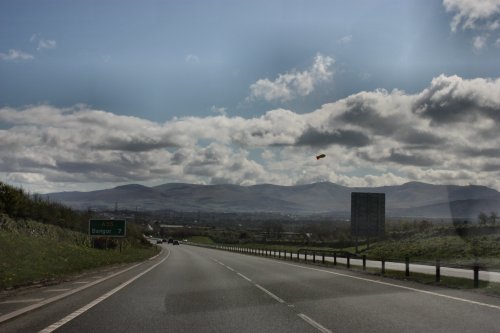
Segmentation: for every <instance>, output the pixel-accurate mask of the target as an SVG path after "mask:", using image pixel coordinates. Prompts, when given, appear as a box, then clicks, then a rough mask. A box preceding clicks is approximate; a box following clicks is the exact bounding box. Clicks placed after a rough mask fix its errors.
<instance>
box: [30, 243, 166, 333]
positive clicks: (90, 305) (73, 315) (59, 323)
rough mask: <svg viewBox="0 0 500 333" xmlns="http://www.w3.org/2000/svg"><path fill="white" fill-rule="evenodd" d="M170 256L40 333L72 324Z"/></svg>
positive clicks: (47, 332)
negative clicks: (74, 320) (72, 321)
mask: <svg viewBox="0 0 500 333" xmlns="http://www.w3.org/2000/svg"><path fill="white" fill-rule="evenodd" d="M169 256H170V252H169V253H168V254H167V256H166V257H165V258H163V259H162V260H161V261H160V262H158V263H156V264H154V265H153V266H151V267H149V268H148V269H146V270H145V271H143V272H142V273H139V274H138V275H136V276H134V277H133V278H131V279H130V280H128V281H126V282H123V283H122V284H120V285H119V286H118V287H116V288H114V289H112V290H111V291H108V292H107V293H105V294H104V295H102V296H101V297H98V298H96V299H95V300H93V301H92V302H90V303H89V304H87V305H85V306H83V307H81V308H80V309H78V310H76V311H75V312H73V313H71V314H69V315H67V316H66V317H64V318H63V319H61V320H59V321H58V322H56V323H54V324H52V325H50V326H48V327H46V328H44V329H43V330H41V331H40V332H39V333H50V332H53V331H55V330H56V329H58V328H59V327H61V326H63V325H64V324H66V323H68V322H70V321H71V320H73V319H75V318H76V317H78V316H79V315H81V314H82V313H84V312H86V311H88V310H89V309H90V308H92V307H94V306H96V305H97V304H99V303H101V302H102V301H104V300H105V299H106V298H108V297H110V296H112V295H113V294H115V293H117V292H118V291H120V290H121V289H123V288H125V287H126V286H128V285H129V284H131V283H132V282H134V281H135V280H137V279H138V278H140V277H141V276H143V275H144V274H146V273H148V272H150V271H151V270H153V269H155V268H156V267H157V266H158V265H160V264H162V263H163V262H164V261H165V260H167V259H168V257H169Z"/></svg>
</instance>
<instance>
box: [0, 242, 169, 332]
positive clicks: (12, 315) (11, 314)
mask: <svg viewBox="0 0 500 333" xmlns="http://www.w3.org/2000/svg"><path fill="white" fill-rule="evenodd" d="M162 252H163V250H162ZM160 253H161V252H160ZM158 255H159V254H157V255H156V256H155V257H157V256H158ZM143 263H144V262H140V263H138V264H135V265H133V266H130V267H129V268H126V269H124V270H121V271H119V272H116V273H113V274H111V275H109V276H106V277H104V278H102V279H99V280H96V281H94V282H91V283H89V284H86V285H83V286H81V287H78V288H75V289H72V290H71V291H68V292H67V293H64V294H61V295H57V296H54V297H51V298H47V299H46V300H44V301H41V302H39V303H36V304H32V305H30V306H27V307H25V308H22V309H19V310H16V311H13V312H9V313H6V314H4V315H3V316H0V324H1V323H3V322H4V321H7V320H10V319H12V318H15V317H17V316H20V315H22V314H24V313H26V312H30V311H33V310H35V309H38V308H40V307H42V306H44V305H47V304H49V303H52V302H55V301H58V300H60V299H62V298H65V297H68V296H70V295H73V294H75V293H77V292H80V291H82V290H84V289H87V288H89V287H92V286H94V285H96V284H99V283H101V282H103V281H106V280H108V279H111V278H113V277H115V276H117V275H120V274H122V273H125V272H127V271H129V270H131V269H133V268H135V267H137V266H139V265H142V264H143Z"/></svg>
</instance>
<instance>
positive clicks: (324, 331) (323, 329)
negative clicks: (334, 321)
mask: <svg viewBox="0 0 500 333" xmlns="http://www.w3.org/2000/svg"><path fill="white" fill-rule="evenodd" d="M297 316H299V317H300V318H302V320H304V321H305V322H306V323H308V324H309V325H311V326H312V327H314V328H316V329H317V330H318V331H320V332H322V333H333V332H332V331H330V330H329V329H328V328H326V327H324V326H323V325H321V324H320V323H318V322H316V321H314V320H313V319H311V318H309V317H308V316H306V315H305V314H303V313H298V314H297Z"/></svg>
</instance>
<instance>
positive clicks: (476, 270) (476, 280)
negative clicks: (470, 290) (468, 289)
mask: <svg viewBox="0 0 500 333" xmlns="http://www.w3.org/2000/svg"><path fill="white" fill-rule="evenodd" d="M473 269H474V288H479V265H478V264H477V263H475V264H474V267H473Z"/></svg>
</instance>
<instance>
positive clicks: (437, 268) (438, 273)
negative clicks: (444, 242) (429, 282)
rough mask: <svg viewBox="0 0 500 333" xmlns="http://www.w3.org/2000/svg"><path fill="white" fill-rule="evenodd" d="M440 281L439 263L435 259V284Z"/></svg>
mask: <svg viewBox="0 0 500 333" xmlns="http://www.w3.org/2000/svg"><path fill="white" fill-rule="evenodd" d="M440 281H441V262H440V261H439V259H436V282H440Z"/></svg>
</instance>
